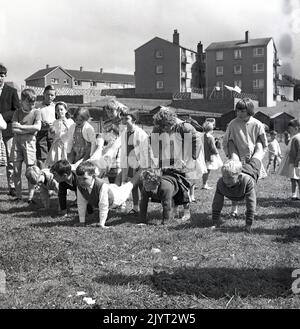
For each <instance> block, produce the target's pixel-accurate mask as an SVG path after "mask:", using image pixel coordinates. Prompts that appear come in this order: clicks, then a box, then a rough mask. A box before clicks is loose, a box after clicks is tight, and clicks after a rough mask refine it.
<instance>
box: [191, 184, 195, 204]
mask: <svg viewBox="0 0 300 329" xmlns="http://www.w3.org/2000/svg"><path fill="white" fill-rule="evenodd" d="M190 197H191V201H192V202H193V201H195V184H193V185H192V186H191V187H190Z"/></svg>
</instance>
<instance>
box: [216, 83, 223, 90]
mask: <svg viewBox="0 0 300 329" xmlns="http://www.w3.org/2000/svg"><path fill="white" fill-rule="evenodd" d="M216 87H218V88H220V89H223V88H224V81H217V82H216Z"/></svg>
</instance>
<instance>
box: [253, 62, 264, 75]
mask: <svg viewBox="0 0 300 329" xmlns="http://www.w3.org/2000/svg"><path fill="white" fill-rule="evenodd" d="M264 69H265V66H264V63H258V64H253V72H254V73H259V72H263V71H264Z"/></svg>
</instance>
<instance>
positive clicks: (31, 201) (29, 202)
mask: <svg viewBox="0 0 300 329" xmlns="http://www.w3.org/2000/svg"><path fill="white" fill-rule="evenodd" d="M27 203H28V204H30V205H33V204H37V203H36V201H34V200H33V199H28V200H27Z"/></svg>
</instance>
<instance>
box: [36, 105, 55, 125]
mask: <svg viewBox="0 0 300 329" xmlns="http://www.w3.org/2000/svg"><path fill="white" fill-rule="evenodd" d="M39 110H40V112H41V117H42V121H43V122H47V123H50V124H52V123H53V122H54V121H55V119H56V118H55V104H54V103H51V104H50V105H43V106H42V107H40V108H39Z"/></svg>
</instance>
